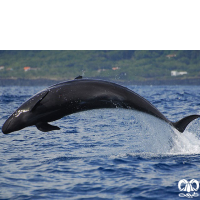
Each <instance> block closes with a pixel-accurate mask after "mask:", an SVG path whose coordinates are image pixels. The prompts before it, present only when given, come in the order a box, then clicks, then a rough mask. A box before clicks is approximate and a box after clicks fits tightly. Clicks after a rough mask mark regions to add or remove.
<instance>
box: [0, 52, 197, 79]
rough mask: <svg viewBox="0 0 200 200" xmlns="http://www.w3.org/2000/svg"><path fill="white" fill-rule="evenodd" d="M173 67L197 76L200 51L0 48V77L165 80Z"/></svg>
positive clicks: (170, 77)
mask: <svg viewBox="0 0 200 200" xmlns="http://www.w3.org/2000/svg"><path fill="white" fill-rule="evenodd" d="M24 67H30V68H27V71H26V72H25V71H24ZM172 70H177V71H186V72H187V74H186V75H182V76H179V77H181V78H199V77H200V51H168V50H167V51H0V78H25V79H38V78H45V79H56V80H63V79H72V78H74V77H76V76H78V75H84V76H85V77H96V78H109V79H111V80H112V79H115V80H116V79H117V80H118V79H120V80H122V81H123V80H125V81H131V80H152V79H157V80H167V79H173V78H175V77H172V76H171V71H172Z"/></svg>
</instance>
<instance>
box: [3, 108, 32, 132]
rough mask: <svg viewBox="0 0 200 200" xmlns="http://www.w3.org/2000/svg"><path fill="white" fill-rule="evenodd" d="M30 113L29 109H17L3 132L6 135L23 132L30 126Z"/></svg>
mask: <svg viewBox="0 0 200 200" xmlns="http://www.w3.org/2000/svg"><path fill="white" fill-rule="evenodd" d="M30 115H31V113H30V111H29V110H27V109H21V108H20V109H17V110H16V111H15V112H14V113H13V114H12V115H11V116H10V117H9V118H8V119H7V120H6V121H5V123H4V125H3V127H2V132H3V133H4V134H8V133H11V132H13V131H18V130H21V129H23V128H25V127H27V126H29V123H28V121H29V119H30Z"/></svg>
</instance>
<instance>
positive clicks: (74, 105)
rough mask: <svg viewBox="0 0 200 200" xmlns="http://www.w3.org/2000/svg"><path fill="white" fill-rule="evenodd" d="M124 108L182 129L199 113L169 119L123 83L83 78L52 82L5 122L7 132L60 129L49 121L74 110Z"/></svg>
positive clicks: (3, 129)
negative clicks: (28, 129) (176, 120)
mask: <svg viewBox="0 0 200 200" xmlns="http://www.w3.org/2000/svg"><path fill="white" fill-rule="evenodd" d="M101 108H125V109H133V110H138V111H141V112H145V113H148V114H150V115H153V116H155V117H157V118H159V119H161V120H164V121H166V122H167V123H169V124H170V125H171V126H173V127H175V128H176V129H177V130H179V131H180V132H183V131H184V130H185V128H186V126H187V125H188V124H189V123H190V122H191V121H192V120H194V119H196V118H198V117H200V115H191V116H188V117H185V118H183V119H182V120H180V121H178V122H175V123H173V122H171V121H169V120H168V119H167V118H166V117H165V116H164V115H163V114H162V113H160V112H159V110H157V108H155V107H154V106H153V105H152V104H151V103H150V102H148V101H147V100H146V99H144V98H143V97H141V96H140V95H138V94H136V93H135V92H133V91H131V90H129V89H128V88H126V87H123V86H121V85H118V84H115V83H111V82H108V81H103V80H93V79H81V77H77V78H76V79H75V80H72V81H68V82H63V83H60V84H56V85H53V86H50V87H49V88H47V89H45V90H43V91H41V92H39V93H37V94H36V95H35V96H33V97H31V98H30V99H29V100H27V101H26V102H25V103H24V104H22V105H21V106H20V107H19V108H18V109H17V110H16V111H15V112H14V113H13V114H12V115H11V116H10V117H9V118H8V119H7V121H6V122H5V123H4V125H3V127H2V132H3V133H4V134H7V133H11V132H13V131H18V130H21V129H23V128H25V127H28V126H32V125H35V126H36V127H37V128H38V129H39V130H40V131H43V132H47V131H52V130H59V129H60V128H59V127H57V126H53V125H50V124H48V122H52V121H55V120H58V119H60V118H62V117H64V116H66V115H70V114H72V113H76V112H81V111H86V110H92V109H101Z"/></svg>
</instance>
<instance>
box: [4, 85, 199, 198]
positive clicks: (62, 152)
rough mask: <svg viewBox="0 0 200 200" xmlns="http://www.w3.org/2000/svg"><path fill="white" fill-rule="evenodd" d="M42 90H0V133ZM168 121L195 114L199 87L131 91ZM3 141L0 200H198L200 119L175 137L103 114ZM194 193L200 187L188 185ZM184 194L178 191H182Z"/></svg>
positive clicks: (138, 118)
mask: <svg viewBox="0 0 200 200" xmlns="http://www.w3.org/2000/svg"><path fill="white" fill-rule="evenodd" d="M44 88H45V87H42V86H40V87H17V86H13V87H11V86H9V87H0V127H2V125H3V123H4V122H5V120H6V119H7V118H8V117H9V116H10V115H11V114H12V113H13V112H14V111H15V109H17V108H18V107H19V106H20V105H21V104H22V103H23V102H24V101H25V100H27V99H28V98H30V97H31V96H32V95H34V94H35V93H37V92H39V91H40V90H42V89H44ZM128 88H130V89H131V90H133V91H135V92H137V93H138V94H140V95H141V96H143V97H144V98H146V99H147V100H149V101H150V102H151V103H152V104H153V105H155V106H156V107H157V108H158V109H159V110H160V111H161V112H162V113H163V114H164V115H165V116H166V117H167V118H168V119H169V120H172V121H177V120H179V119H181V118H183V117H185V116H188V115H191V114H200V86H128ZM51 124H54V125H56V126H59V127H60V128H61V130H59V131H52V132H47V133H44V132H40V131H39V130H37V128H36V127H35V126H32V127H27V128H25V129H23V130H20V131H17V132H13V133H10V134H7V135H4V134H3V133H2V132H1V133H0V134H1V137H0V199H13V200H17V199H51V200H52V199H56V200H57V199H85V200H86V199H97V200H99V199H115V200H117V199H154V200H155V199H188V198H187V197H186V196H184V197H180V196H181V195H180V194H181V193H182V195H186V194H187V193H189V194H190V195H193V194H194V193H195V196H193V198H194V199H200V196H198V195H200V190H198V191H195V192H194V191H190V192H187V191H180V190H179V188H178V183H179V181H180V180H182V179H185V180H187V181H188V182H189V181H190V180H192V179H195V180H197V181H200V120H199V119H197V120H194V121H193V122H192V123H190V124H189V125H188V127H187V129H186V130H185V132H184V133H179V132H178V131H177V130H175V129H174V128H172V127H171V126H170V125H168V124H167V123H166V122H164V121H161V120H159V119H157V118H155V117H153V116H150V115H148V114H144V113H141V112H138V111H133V110H125V109H100V110H92V111H85V112H82V113H76V114H73V115H70V116H65V117H64V118H62V119H60V120H57V121H55V122H52V123H51ZM193 187H194V188H196V189H198V188H197V184H196V186H195V184H193ZM182 188H183V187H182Z"/></svg>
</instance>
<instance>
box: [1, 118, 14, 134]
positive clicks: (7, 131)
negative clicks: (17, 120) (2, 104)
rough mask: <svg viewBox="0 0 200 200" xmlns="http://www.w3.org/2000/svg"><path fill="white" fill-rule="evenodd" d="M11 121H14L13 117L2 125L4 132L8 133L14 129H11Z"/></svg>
mask: <svg viewBox="0 0 200 200" xmlns="http://www.w3.org/2000/svg"><path fill="white" fill-rule="evenodd" d="M11 121H12V119H7V120H6V122H5V123H4V125H3V127H2V132H3V133H4V134H8V133H10V132H12V130H9V127H10V123H11Z"/></svg>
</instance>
